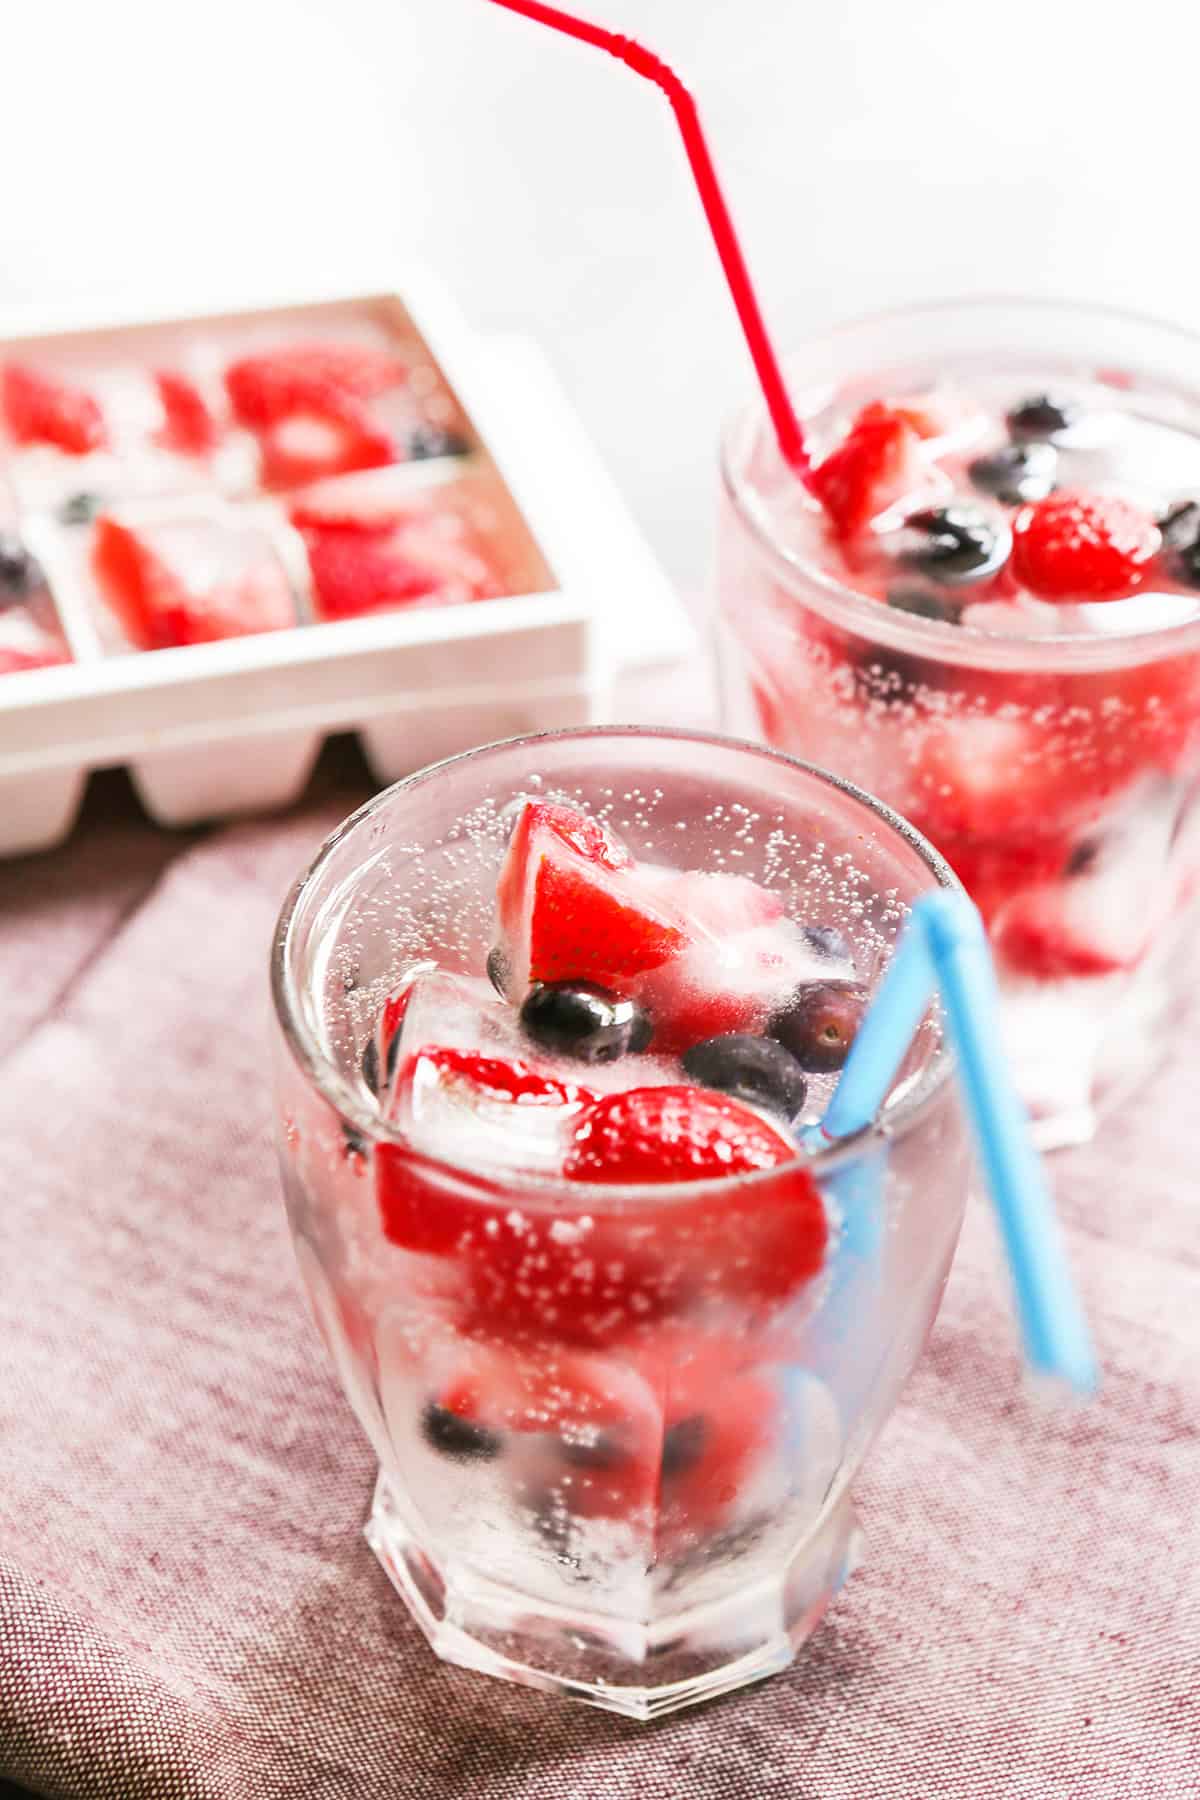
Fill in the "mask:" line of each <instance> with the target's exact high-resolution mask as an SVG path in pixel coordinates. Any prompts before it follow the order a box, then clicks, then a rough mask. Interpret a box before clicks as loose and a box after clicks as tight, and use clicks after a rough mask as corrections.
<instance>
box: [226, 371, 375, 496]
mask: <svg viewBox="0 0 1200 1800" xmlns="http://www.w3.org/2000/svg"><path fill="white" fill-rule="evenodd" d="M405 374H406V370H405V366H404V364H403V363H402V362H400V361H399V360H398V359H397V358H396V357H395V356H393V355H392V354H391V352H390V351H387V350H378V349H375V348H373V347H371V346H368V345H363V344H331V343H297V344H285V345H282V346H278V347H276V348H274V349H271V350H265V351H258V352H255V353H254V354H253V355H250V356H243V357H242V358H240V360H239V361H237V362H234V363H231V364H230V365H229V367H228V368H227V369H226V371H225V387H226V391H227V392H228V394H229V399H230V403H231V405H232V407H233V411H234V416H235V417H236V418H237V420H238V422H239V423H240V424H242V425H245V426H247V427H248V429H249V430H251V431H261V430H264V429H266V428H267V427H269V426H272V425H278V424H279V423H280V422H281V421H282V420H284V419H290V418H293V417H295V416H296V415H298V414H302V415H314V414H315V415H317V416H328V417H330V418H333V419H335V420H337V419H341V418H342V417H343V416H344V414H345V413H346V412H347V411H348V410H353V408H354V407H355V406H356V405H359V404H361V403H362V402H363V401H367V400H372V399H374V398H375V396H376V395H377V394H382V393H385V392H386V391H387V389H388V388H392V387H396V386H398V385H399V383H400V382H402V381H403V380H404V377H405ZM359 466H360V467H362V466H365V465H359Z"/></svg>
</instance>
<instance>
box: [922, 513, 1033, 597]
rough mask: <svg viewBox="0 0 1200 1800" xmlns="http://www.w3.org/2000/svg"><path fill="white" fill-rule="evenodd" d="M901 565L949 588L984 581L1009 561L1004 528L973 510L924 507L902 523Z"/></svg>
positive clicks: (1009, 541)
mask: <svg viewBox="0 0 1200 1800" xmlns="http://www.w3.org/2000/svg"><path fill="white" fill-rule="evenodd" d="M904 533H905V540H906V541H905V547H904V548H903V549H901V551H900V561H901V562H902V563H905V564H907V566H908V567H909V568H910V569H919V570H920V572H921V574H922V575H928V576H930V577H931V578H932V579H933V580H934V581H942V582H945V583H946V584H947V585H948V586H950V587H966V586H967V585H969V583H971V582H973V581H983V580H984V579H985V578H986V577H987V576H988V575H994V574H995V572H996V570H997V569H999V568H1000V567H1002V565H1003V564H1004V563H1006V562H1007V561H1008V553H1009V551H1010V550H1011V549H1012V538H1011V536H1010V534H1009V530H1008V527H1007V525H1003V524H1001V523H999V522H998V521H995V520H992V519H989V518H988V517H987V515H986V514H985V513H981V512H979V511H978V510H977V509H976V508H975V507H973V506H936V507H927V508H925V509H923V510H922V511H921V512H915V513H910V514H909V516H908V518H907V519H906V520H905V521H904Z"/></svg>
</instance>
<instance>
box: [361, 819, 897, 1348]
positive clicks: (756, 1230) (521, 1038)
mask: <svg viewBox="0 0 1200 1800" xmlns="http://www.w3.org/2000/svg"><path fill="white" fill-rule="evenodd" d="M497 924H498V939H499V941H498V943H497V946H496V948H495V949H494V951H493V952H492V954H491V956H490V957H489V959H488V973H489V976H490V977H491V981H492V985H493V989H494V990H496V991H495V992H491V993H490V994H489V990H488V989H487V988H486V987H485V985H484V984H483V982H482V981H478V980H477V981H475V982H472V981H470V980H466V979H464V978H462V977H452V976H445V975H440V974H433V975H430V974H425V975H420V976H418V977H417V978H416V980H415V981H414V983H413V986H412V989H411V995H410V1002H409V1003H408V1004H407V1005H406V1006H405V1010H404V1016H403V1018H402V1019H401V1021H400V1025H399V1028H398V1031H396V1030H393V1031H390V1032H385V1036H384V1040H383V1041H382V1042H380V1041H379V1040H378V1039H376V1040H373V1041H372V1044H371V1045H370V1046H369V1047H368V1054H367V1057H366V1059H365V1065H364V1077H365V1079H366V1082H367V1085H368V1086H369V1087H370V1088H372V1090H374V1091H377V1092H379V1097H380V1102H381V1105H382V1108H383V1111H384V1113H385V1116H387V1117H388V1118H390V1119H391V1120H393V1121H394V1122H396V1123H397V1124H398V1125H399V1126H400V1128H401V1130H402V1132H403V1135H404V1140H405V1141H404V1142H403V1143H388V1142H385V1143H382V1144H380V1145H379V1146H378V1148H377V1150H376V1180H377V1185H378V1199H379V1207H380V1216H381V1220H382V1224H383V1229H384V1232H385V1235H386V1236H387V1237H388V1238H389V1239H390V1240H391V1241H392V1242H393V1243H395V1244H398V1245H400V1246H402V1247H403V1248H404V1249H406V1250H409V1251H415V1252H419V1253H423V1254H426V1255H432V1256H438V1257H445V1258H448V1259H452V1260H454V1261H455V1262H456V1263H457V1265H458V1267H459V1268H460V1270H461V1271H462V1276H463V1295H462V1298H463V1319H464V1327H465V1328H469V1329H472V1330H479V1331H499V1332H502V1333H503V1334H504V1335H506V1336H508V1337H520V1336H521V1335H528V1336H531V1337H546V1338H551V1339H556V1340H558V1341H566V1342H574V1343H579V1344H586V1345H602V1344H606V1343H609V1342H613V1341H615V1340H617V1339H619V1338H621V1337H622V1336H624V1335H626V1334H627V1333H628V1332H629V1330H630V1329H631V1328H632V1327H634V1326H636V1325H638V1324H639V1323H641V1322H644V1321H646V1320H648V1319H654V1318H664V1317H667V1316H672V1315H676V1314H679V1313H681V1312H685V1311H687V1310H689V1309H691V1308H693V1307H695V1306H696V1305H698V1304H700V1303H709V1302H719V1301H722V1300H726V1301H736V1302H738V1303H740V1304H745V1303H746V1302H750V1303H752V1304H762V1305H769V1304H772V1303H775V1302H778V1301H782V1300H786V1299H789V1298H791V1297H792V1296H794V1295H796V1294H798V1293H799V1292H801V1291H802V1290H803V1289H804V1288H805V1287H806V1286H807V1284H808V1283H810V1282H811V1281H812V1280H813V1279H814V1277H815V1276H816V1275H817V1274H818V1273H819V1272H820V1270H821V1268H822V1267H823V1265H824V1261H825V1255H826V1250H827V1245H828V1238H829V1224H828V1220H827V1217H826V1212H825V1207H824V1203H823V1201H822V1198H821V1195H820V1192H819V1190H818V1188H817V1186H816V1183H815V1182H814V1180H813V1177H812V1174H811V1171H810V1169H809V1167H808V1164H807V1162H806V1161H805V1160H803V1159H802V1158H801V1157H800V1155H799V1153H798V1150H797V1143H796V1139H795V1137H794V1136H793V1127H794V1125H795V1123H796V1121H797V1120H798V1118H799V1115H800V1114H801V1112H802V1110H803V1108H804V1105H805V1102H806V1094H807V1087H808V1084H809V1081H810V1079H811V1078H812V1077H813V1076H819V1075H822V1074H828V1073H830V1072H831V1071H835V1070H836V1069H837V1068H839V1067H840V1065H841V1063H842V1062H843V1061H844V1059H845V1056H846V1054H847V1051H848V1048H849V1045H850V1043H851V1042H852V1041H853V1037H854V1034H855V1031H856V1029H857V1026H858V1022H859V1020H860V1018H861V1016H862V1012H863V1009H864V1006H865V1001H866V994H865V989H864V988H863V986H862V984H861V983H859V982H858V981H857V980H856V979H855V975H854V967H853V961H852V957H851V954H850V949H849V946H848V944H847V943H846V940H845V939H844V938H843V937H842V935H841V933H840V932H838V931H836V930H834V929H832V928H829V927H809V928H805V927H802V926H800V925H798V924H797V923H796V922H795V921H794V920H792V919H790V918H789V917H788V916H787V914H786V913H785V911H784V907H783V903H782V901H781V899H780V898H779V896H778V895H776V894H774V893H772V892H771V891H770V890H769V889H766V888H763V887H761V886H759V885H758V884H757V883H755V882H753V881H750V880H748V879H746V878H745V877H742V876H733V875H727V874H719V873H717V874H705V873H701V872H697V871H686V870H684V871H681V870H675V869H670V868H666V867H662V866H660V865H656V864H650V863H640V862H638V861H636V860H635V859H634V858H633V857H632V856H631V855H630V853H629V851H628V850H627V849H626V848H625V846H624V845H623V844H621V843H620V841H619V840H618V839H617V838H616V837H615V836H614V835H613V833H612V832H611V831H610V830H609V829H608V828H607V827H606V826H605V825H603V824H602V823H601V822H600V821H598V820H597V819H595V818H593V817H590V816H589V815H587V814H585V813H583V812H581V811H579V810H578V809H577V808H575V807H571V806H568V805H564V804H561V803H558V802H554V801H540V800H537V801H530V802H527V803H526V804H525V805H524V807H523V808H522V810H521V812H520V814H519V816H518V818H517V820H516V823H515V826H514V829H513V832H512V836H511V838H510V841H509V845H508V849H507V852H506V855H505V857H504V861H503V864H502V867H501V869H500V873H499V878H498V882H497ZM396 1004H397V1002H396V1000H395V999H394V1000H393V1002H392V1005H393V1007H395V1006H396ZM393 1017H395V1013H393ZM381 1071H382V1072H383V1079H382V1080H381ZM548 1178H549V1179H553V1180H554V1181H556V1182H559V1183H561V1182H563V1181H565V1182H569V1183H578V1184H579V1187H580V1204H579V1210H578V1213H577V1214H572V1215H564V1214H563V1213H562V1211H561V1210H555V1208H554V1207H553V1206H552V1205H551V1204H550V1203H549V1197H548V1194H547V1195H542V1194H540V1193H539V1182H541V1181H543V1180H545V1179H548ZM739 1178H740V1179H739ZM664 1185H679V1186H681V1187H686V1188H687V1189H688V1190H689V1191H688V1192H687V1193H686V1194H685V1193H683V1192H681V1193H680V1195H679V1196H678V1198H674V1199H672V1200H671V1202H670V1204H669V1205H665V1206H664V1205H662V1204H660V1203H657V1202H651V1201H648V1200H647V1199H646V1198H645V1197H644V1190H645V1189H646V1188H647V1187H660V1186H664ZM601 1187H603V1188H620V1189H638V1190H642V1194H641V1197H639V1198H638V1199H636V1200H635V1199H633V1198H628V1199H626V1198H624V1197H622V1199H621V1200H620V1202H619V1204H618V1205H616V1206H615V1207H613V1206H610V1205H605V1206H604V1207H600V1206H597V1207H596V1209H595V1211H594V1212H592V1211H589V1210H588V1207H587V1200H586V1194H587V1190H588V1189H589V1188H591V1189H592V1190H593V1191H595V1190H596V1189H598V1188H601ZM558 1191H559V1192H560V1193H561V1190H558Z"/></svg>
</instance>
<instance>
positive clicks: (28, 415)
mask: <svg viewBox="0 0 1200 1800" xmlns="http://www.w3.org/2000/svg"><path fill="white" fill-rule="evenodd" d="M0 410H2V411H3V415H4V422H5V424H6V426H7V427H8V431H9V435H10V436H11V437H12V439H13V441H14V443H16V444H20V445H23V446H24V445H33V444H44V445H48V446H50V447H51V448H52V449H55V450H60V451H62V452H63V454H64V455H66V456H86V455H87V454H88V453H89V451H92V450H104V449H106V448H107V447H108V441H109V439H108V428H107V426H106V425H105V422H104V414H103V412H102V411H101V409H100V405H99V402H98V401H97V400H96V399H95V398H94V396H93V395H91V394H89V393H88V392H87V390H86V389H85V388H82V387H78V386H76V385H75V384H74V383H73V382H69V381H66V380H64V379H63V378H62V377H60V376H57V375H51V374H49V373H48V372H46V371H45V370H42V369H36V368H33V367H31V366H30V365H29V364H27V363H20V362H9V363H6V364H5V365H4V368H3V371H2V372H0Z"/></svg>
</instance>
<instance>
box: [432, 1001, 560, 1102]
mask: <svg viewBox="0 0 1200 1800" xmlns="http://www.w3.org/2000/svg"><path fill="white" fill-rule="evenodd" d="M401 1017H403V1010H401ZM410 1079H412V1080H414V1081H415V1080H419V1079H432V1080H434V1081H436V1082H438V1083H441V1082H445V1081H449V1082H454V1083H468V1084H469V1085H470V1086H471V1087H472V1088H473V1089H475V1090H476V1095H477V1098H478V1099H480V1100H487V1101H496V1100H500V1101H507V1102H509V1104H511V1105H519V1106H555V1107H565V1106H580V1105H581V1104H583V1102H585V1101H590V1100H593V1099H594V1098H595V1095H593V1094H592V1093H591V1092H590V1090H589V1089H587V1088H585V1087H581V1086H580V1085H579V1084H578V1083H577V1082H574V1081H559V1080H557V1079H556V1078H555V1077H554V1076H552V1075H542V1074H540V1073H539V1072H538V1071H537V1070H536V1069H531V1068H530V1067H529V1065H528V1064H527V1063H524V1062H521V1061H520V1060H519V1059H517V1058H504V1057H500V1056H485V1055H483V1054H482V1053H481V1052H480V1051H478V1050H460V1049H456V1048H454V1047H453V1046H451V1045H441V1044H439V1045H434V1046H432V1047H431V1048H428V1049H425V1050H421V1051H419V1052H418V1054H417V1056H416V1057H415V1058H414V1059H413V1062H412V1065H411V1066H410Z"/></svg>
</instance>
